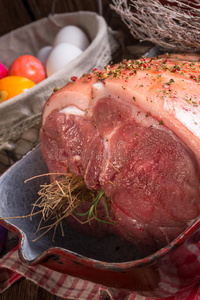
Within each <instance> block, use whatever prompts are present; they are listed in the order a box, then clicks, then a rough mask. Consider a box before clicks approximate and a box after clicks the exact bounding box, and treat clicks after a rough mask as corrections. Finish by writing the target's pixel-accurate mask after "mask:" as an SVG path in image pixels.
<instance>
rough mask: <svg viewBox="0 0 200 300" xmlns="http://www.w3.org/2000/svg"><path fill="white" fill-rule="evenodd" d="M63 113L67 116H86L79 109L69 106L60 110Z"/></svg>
mask: <svg viewBox="0 0 200 300" xmlns="http://www.w3.org/2000/svg"><path fill="white" fill-rule="evenodd" d="M60 112H61V113H64V114H66V115H75V116H85V112H84V111H82V110H80V109H79V108H77V107H76V106H73V105H69V106H67V107H65V108H63V109H61V110H60Z"/></svg>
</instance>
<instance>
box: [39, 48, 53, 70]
mask: <svg viewBox="0 0 200 300" xmlns="http://www.w3.org/2000/svg"><path fill="white" fill-rule="evenodd" d="M52 49H53V47H52V46H45V47H43V48H41V49H40V50H39V51H38V53H37V56H36V57H37V59H39V61H41V63H42V64H43V66H44V67H45V68H46V62H47V58H48V56H49V54H50V52H51V50H52Z"/></svg>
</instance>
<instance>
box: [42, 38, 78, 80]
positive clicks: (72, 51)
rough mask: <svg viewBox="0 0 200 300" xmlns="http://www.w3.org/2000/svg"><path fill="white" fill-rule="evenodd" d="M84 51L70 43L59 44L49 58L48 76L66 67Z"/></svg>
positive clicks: (47, 64) (47, 65)
mask: <svg viewBox="0 0 200 300" xmlns="http://www.w3.org/2000/svg"><path fill="white" fill-rule="evenodd" d="M82 52H83V51H82V50H81V49H79V48H78V47H76V46H74V45H71V44H68V43H61V44H58V45H57V46H56V47H55V48H53V50H52V51H51V53H50V54H49V57H48V59H47V63H46V73H47V76H48V77H49V76H51V75H52V74H53V73H55V72H57V71H59V70H60V69H62V68H63V67H65V66H66V65H67V64H68V63H70V62H71V61H72V60H74V59H75V58H76V57H78V56H79V55H80V54H81V53H82Z"/></svg>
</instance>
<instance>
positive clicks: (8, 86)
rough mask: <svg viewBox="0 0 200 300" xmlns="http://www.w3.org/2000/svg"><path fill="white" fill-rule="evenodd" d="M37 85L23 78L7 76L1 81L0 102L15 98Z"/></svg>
mask: <svg viewBox="0 0 200 300" xmlns="http://www.w3.org/2000/svg"><path fill="white" fill-rule="evenodd" d="M34 85H35V83H34V82H33V81H32V80H30V79H28V78H25V77H21V76H6V77H4V78H2V79H0V102H3V101H5V100H8V99H10V98H13V97H15V96H17V95H19V94H21V93H23V92H25V91H26V90H28V89H30V88H31V87H33V86H34Z"/></svg>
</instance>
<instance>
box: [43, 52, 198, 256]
mask: <svg viewBox="0 0 200 300" xmlns="http://www.w3.org/2000/svg"><path fill="white" fill-rule="evenodd" d="M199 98H200V62H199V57H198V56H192V55H189V56H186V55H164V56H161V57H158V58H142V59H139V60H134V61H133V60H128V61H126V60H124V61H123V62H122V63H120V64H118V65H114V66H110V65H108V66H106V68H105V70H101V71H98V70H94V71H93V72H92V73H91V74H84V75H83V76H82V77H81V78H79V79H76V78H74V79H73V81H72V82H69V83H68V84H66V85H65V86H64V87H63V88H61V89H59V90H58V91H56V92H55V93H53V94H52V95H51V97H50V98H49V99H48V101H47V102H46V104H45V106H44V110H43V117H42V128H41V135H40V136H41V142H42V152H43V155H44V158H45V160H46V163H47V165H48V168H49V172H66V170H67V169H69V170H70V172H71V173H73V174H76V175H79V176H84V180H85V183H86V185H87V187H88V188H89V189H90V190H104V192H105V194H106V196H107V197H108V199H109V203H108V204H109V205H108V207H109V215H110V217H111V218H112V221H113V222H114V224H106V223H105V224H101V223H98V222H97V221H95V220H92V222H91V224H88V223H87V224H85V225H83V224H81V223H80V222H78V221H76V220H75V219H74V218H73V217H69V218H68V222H69V223H70V224H71V226H72V227H74V228H75V229H76V230H78V231H80V232H82V233H85V234H89V235H95V236H97V237H101V236H104V235H107V234H111V233H114V234H116V235H118V236H120V237H121V238H122V239H125V240H127V241H130V242H133V243H139V244H140V245H145V246H146V247H148V248H149V249H151V251H153V250H155V249H157V248H160V247H162V246H164V245H166V244H168V243H169V242H170V241H172V240H173V239H174V238H176V237H177V236H178V235H179V234H180V233H181V232H183V230H184V229H185V228H186V227H187V226H188V224H189V223H190V222H191V221H192V220H193V219H195V218H196V217H197V216H198V215H199V213H200V191H199V186H200V185H199V167H200V108H199ZM89 203H90V202H89ZM84 205H85V206H86V207H87V205H88V204H84ZM85 209H86V208H84V207H82V211H85ZM87 209H88V207H87ZM98 209H99V215H100V217H101V219H104V220H106V221H108V220H109V219H108V217H107V216H106V212H105V208H104V204H103V202H100V204H99V208H98ZM82 221H84V218H83V220H82Z"/></svg>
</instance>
